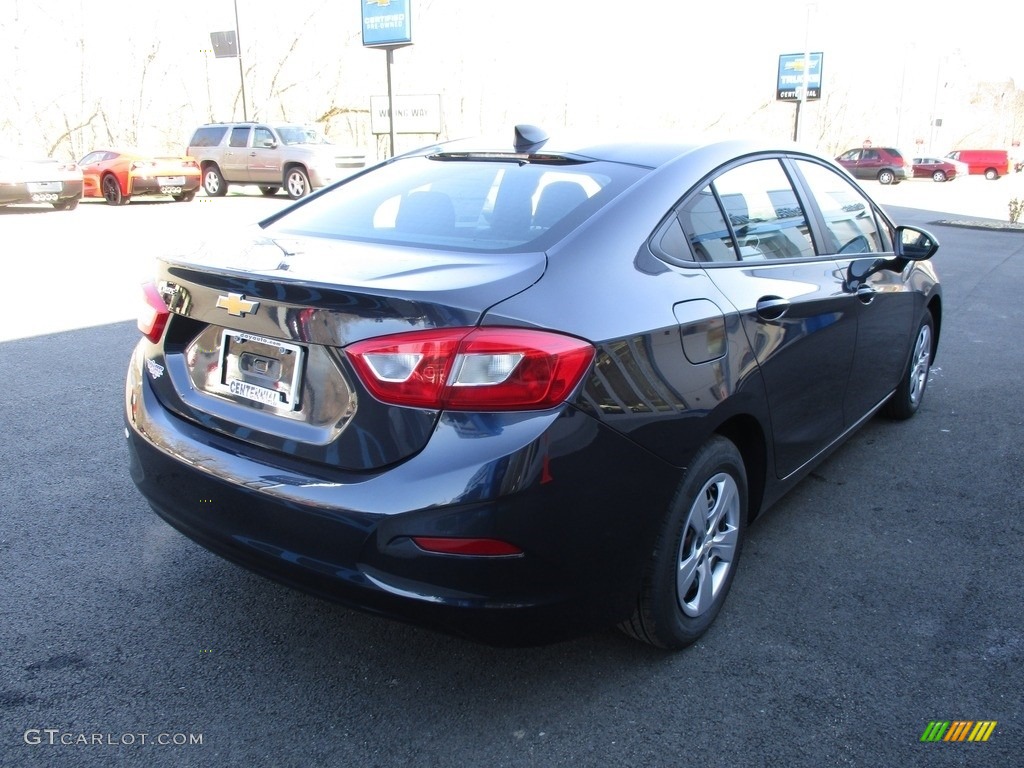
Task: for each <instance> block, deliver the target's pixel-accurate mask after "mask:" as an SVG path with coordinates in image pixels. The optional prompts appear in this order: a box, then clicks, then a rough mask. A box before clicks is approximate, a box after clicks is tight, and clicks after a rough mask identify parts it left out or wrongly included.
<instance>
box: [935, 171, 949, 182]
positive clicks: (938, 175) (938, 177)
mask: <svg viewBox="0 0 1024 768" xmlns="http://www.w3.org/2000/svg"><path fill="white" fill-rule="evenodd" d="M945 180H946V173H945V171H936V172H935V173H933V174H932V181H945Z"/></svg>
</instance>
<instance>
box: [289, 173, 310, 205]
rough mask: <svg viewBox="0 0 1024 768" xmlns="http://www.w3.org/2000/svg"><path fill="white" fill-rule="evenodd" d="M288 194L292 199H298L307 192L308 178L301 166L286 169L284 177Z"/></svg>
mask: <svg viewBox="0 0 1024 768" xmlns="http://www.w3.org/2000/svg"><path fill="white" fill-rule="evenodd" d="M285 184H286V189H287V190H288V196H289V197H290V198H292V199H293V200H295V199H298V198H300V197H302V196H304V195H306V194H307V193H308V192H309V178H308V177H307V176H306V172H305V171H303V170H302V169H301V168H293V169H292V170H290V171H288V176H287V178H286V179H285Z"/></svg>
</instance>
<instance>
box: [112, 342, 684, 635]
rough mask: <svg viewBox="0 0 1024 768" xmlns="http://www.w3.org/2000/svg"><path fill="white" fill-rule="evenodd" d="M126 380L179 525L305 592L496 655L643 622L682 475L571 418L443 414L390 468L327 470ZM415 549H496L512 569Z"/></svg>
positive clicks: (154, 489)
mask: <svg viewBox="0 0 1024 768" xmlns="http://www.w3.org/2000/svg"><path fill="white" fill-rule="evenodd" d="M143 355H144V353H143V351H142V345H140V349H139V350H138V351H137V352H136V355H135V357H134V359H133V362H132V364H131V366H130V369H129V375H128V382H127V388H126V424H127V429H126V435H127V437H128V443H129V449H130V455H131V472H132V478H133V480H134V481H135V483H136V485H137V486H138V488H139V490H140V491H141V492H142V493H143V495H144V496H145V497H146V499H147V500H148V501H149V503H150V505H151V506H152V507H153V509H154V510H155V511H156V512H157V513H158V514H159V515H160V516H161V517H162V518H164V519H165V520H166V521H167V522H168V523H170V524H171V525H172V526H174V527H175V528H177V529H178V530H179V531H181V532H182V533H184V534H185V535H187V536H189V537H190V538H192V539H193V540H195V541H196V542H198V543H199V544H201V545H202V546H204V547H206V548H207V549H210V550H211V551H213V552H216V553H217V554H219V555H221V556H222V557H224V558H226V559H228V560H231V561H233V562H235V563H237V564H239V565H242V566H244V567H246V568H249V569H251V570H253V571H256V572H258V573H261V574H263V575H264V576H267V577H270V578H273V579H275V580H277V581H280V582H283V583H285V584H288V585H290V586H292V587H296V588H298V589H301V590H303V591H305V592H309V593H312V594H316V595H319V596H321V597H325V598H329V599H331V600H334V601H337V602H340V603H343V604H346V605H350V606H352V607H356V608H359V609H362V610H366V611H369V612H373V613H378V614H383V615H387V616H390V617H393V618H398V619H401V620H405V621H409V622H413V623H416V624H420V625H424V626H429V627H432V628H435V629H440V630H442V631H446V632H450V633H453V634H458V635H463V636H467V637H470V638H473V639H475V640H478V641H482V642H486V643H491V644H496V645H522V644H534V643H543V642H551V641H555V640H559V639H563V638H567V637H571V636H574V635H579V634H583V633H585V632H588V631H591V630H593V629H596V628H598V627H602V626H608V625H611V624H613V623H615V622H616V621H619V620H622V619H624V618H626V617H627V616H628V615H629V614H630V613H631V612H632V609H633V606H634V604H635V602H634V601H635V596H636V594H637V590H638V589H639V586H640V579H641V575H642V569H643V566H644V565H645V564H646V561H647V553H649V551H650V547H651V545H652V543H653V539H654V535H655V531H656V528H657V526H658V524H659V522H660V518H661V514H662V511H663V510H664V509H665V508H666V507H667V505H668V503H669V500H670V498H671V495H672V493H673V492H674V490H675V486H676V484H677V482H678V472H677V470H674V469H673V468H671V467H669V466H668V465H666V464H664V463H662V462H660V461H658V460H656V459H654V458H653V457H651V456H650V455H649V454H648V453H646V452H645V451H643V450H642V449H640V448H638V447H636V446H635V445H634V444H633V443H632V442H630V441H628V440H626V439H625V438H623V437H622V436H620V435H619V434H618V433H616V432H614V431H611V430H609V429H607V428H605V427H603V426H602V425H601V424H600V423H599V422H598V421H596V420H595V419H593V418H592V417H590V416H587V415H585V414H582V413H580V412H578V411H576V410H574V409H572V408H566V409H564V410H561V411H555V412H542V413H530V414H501V415H499V414H486V415H481V414H462V415H452V416H442V417H441V419H440V420H439V422H438V424H437V427H436V429H435V433H434V435H433V437H432V438H431V440H430V441H429V443H428V445H427V446H426V448H425V449H424V450H423V451H422V452H421V453H419V454H417V455H416V456H414V457H412V458H410V459H408V460H407V461H405V462H403V463H401V464H399V465H397V466H394V467H392V468H390V469H388V470H386V471H382V472H375V473H360V474H353V473H348V474H347V475H346V474H343V473H330V472H325V471H324V470H323V468H319V469H316V468H313V469H312V470H311V469H309V468H306V467H304V466H302V465H300V464H298V463H297V462H294V461H293V460H291V459H290V458H289V457H287V456H283V455H280V454H273V453H270V452H265V451H262V450H259V449H251V448H249V447H248V446H246V445H244V444H242V443H239V442H237V441H235V440H233V439H231V438H227V437H224V436H220V435H217V434H215V433H213V432H210V431H208V430H205V429H203V428H201V427H199V426H197V425H194V424H192V423H190V422H187V421H184V420H182V419H180V418H178V417H176V416H174V415H172V414H170V413H169V412H167V411H166V410H165V409H164V408H163V407H162V406H161V405H160V403H159V402H158V401H157V399H156V395H155V394H154V392H153V390H152V388H151V387H150V386H149V382H148V379H147V378H146V375H145V374H144V373H143V370H144V368H143ZM411 536H449V537H450V536H455V537H463V536H473V537H487V538H499V539H502V540H504V541H508V542H511V543H513V544H515V545H517V546H519V547H520V548H521V549H522V550H523V554H522V555H518V556H514V557H465V556H453V555H439V554H433V553H428V552H426V551H424V550H422V549H420V548H419V547H418V546H417V545H416V544H415V543H414V542H413V541H412V539H411V538H410V537H411Z"/></svg>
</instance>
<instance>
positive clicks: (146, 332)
mask: <svg viewBox="0 0 1024 768" xmlns="http://www.w3.org/2000/svg"><path fill="white" fill-rule="evenodd" d="M142 293H143V296H144V297H145V299H146V303H145V304H144V305H143V306H142V309H141V310H140V311H139V321H138V326H139V330H140V331H142V335H143V336H145V337H146V338H147V339H149V340H150V341H152V342H153V343H154V344H156V343H157V342H158V341H160V337H161V336H163V335H164V328H165V327H166V326H167V319H168V318H169V317H170V316H171V313H170V312H169V311H168V309H167V304H165V303H164V297H163V296H161V295H160V291H158V290H157V289H156V286H155V285H154V284H153V283H143V285H142Z"/></svg>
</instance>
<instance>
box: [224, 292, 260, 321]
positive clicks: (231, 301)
mask: <svg viewBox="0 0 1024 768" xmlns="http://www.w3.org/2000/svg"><path fill="white" fill-rule="evenodd" d="M259 306H260V303H259V302H258V301H246V300H245V295H244V294H241V293H229V294H228V295H227V296H218V297H217V308H218V309H226V310H227V311H228V314H229V315H234V316H235V317H245V315H246V313H247V312H252V313H253V314H254V315H255V314H256V310H257V309H259Z"/></svg>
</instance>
